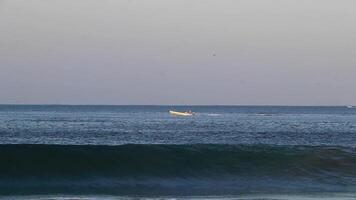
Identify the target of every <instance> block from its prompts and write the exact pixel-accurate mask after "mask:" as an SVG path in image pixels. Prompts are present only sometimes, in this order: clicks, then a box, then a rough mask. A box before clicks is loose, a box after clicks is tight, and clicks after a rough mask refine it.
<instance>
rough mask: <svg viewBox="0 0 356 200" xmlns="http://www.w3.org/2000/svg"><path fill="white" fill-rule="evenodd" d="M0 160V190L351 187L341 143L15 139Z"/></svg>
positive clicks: (351, 163)
mask: <svg viewBox="0 0 356 200" xmlns="http://www.w3.org/2000/svg"><path fill="white" fill-rule="evenodd" d="M0 163H1V165H0V194H14V193H24V194H25V193H26V194H28V193H34V194H38V193H53V192H58V193H110V194H145V195H146V194H172V192H174V193H178V194H189V195H191V194H235V193H250V192H273V191H277V190H278V192H281V191H285V192H306V191H307V192H313V191H316V192H320V191H322V192H330V191H354V190H355V189H356V187H355V186H356V150H355V149H353V148H345V147H321V146H319V147H311V146H266V145H249V146H244V145H211V144H201V145H199V144H196V145H120V146H95V145H93V146H90V145H78V146H75V145H25V144H18V145H0ZM212 186H213V187H212ZM212 188H213V189H212Z"/></svg>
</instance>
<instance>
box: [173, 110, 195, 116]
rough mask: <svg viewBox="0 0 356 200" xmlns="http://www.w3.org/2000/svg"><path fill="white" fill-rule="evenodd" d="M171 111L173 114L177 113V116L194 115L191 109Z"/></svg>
mask: <svg viewBox="0 0 356 200" xmlns="http://www.w3.org/2000/svg"><path fill="white" fill-rule="evenodd" d="M169 113H170V114H171V115H176V116H192V115H193V113H192V112H191V111H189V112H178V111H173V110H170V111H169Z"/></svg>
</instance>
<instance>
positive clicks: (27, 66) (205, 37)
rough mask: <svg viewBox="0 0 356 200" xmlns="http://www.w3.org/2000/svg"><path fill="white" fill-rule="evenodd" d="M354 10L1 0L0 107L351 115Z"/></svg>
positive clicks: (290, 1) (284, 3) (355, 79)
mask: <svg viewBox="0 0 356 200" xmlns="http://www.w3.org/2000/svg"><path fill="white" fill-rule="evenodd" d="M355 19H356V2H355V1H353V0H339V1H335V0H150V1H146V0H50V1H48V0H31V1H28V0H0V104H114V105H116V104H125V105H127V104H140V105H142V104H150V105H152V104H153V105H160V104H168V105H171V104H183V105H185V104H189V105H192V104H193V105H196V104H198V105H351V104H353V105H356V23H355Z"/></svg>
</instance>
